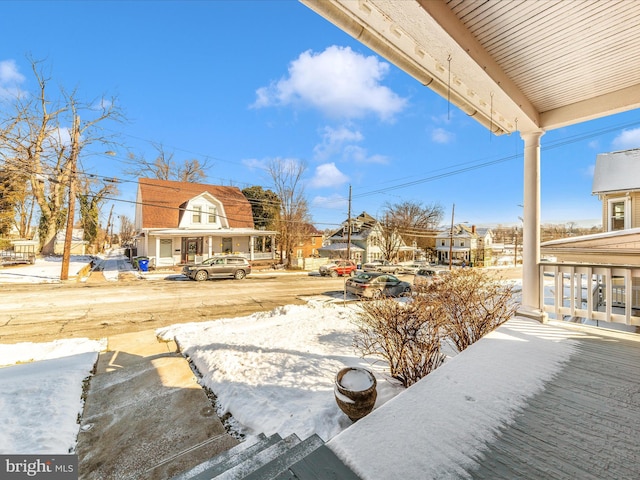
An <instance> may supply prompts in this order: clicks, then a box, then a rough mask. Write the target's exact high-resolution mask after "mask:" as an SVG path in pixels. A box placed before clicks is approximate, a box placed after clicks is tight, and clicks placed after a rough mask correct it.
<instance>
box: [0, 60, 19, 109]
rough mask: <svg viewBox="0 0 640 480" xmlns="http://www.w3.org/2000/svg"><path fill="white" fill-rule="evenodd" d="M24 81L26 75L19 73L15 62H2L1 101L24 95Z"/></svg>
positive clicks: (0, 66)
mask: <svg viewBox="0 0 640 480" xmlns="http://www.w3.org/2000/svg"><path fill="white" fill-rule="evenodd" d="M24 80H25V78H24V75H22V74H21V73H20V72H19V71H18V66H17V65H16V62H15V60H2V61H0V100H2V99H6V98H11V97H21V96H22V95H24V92H23V91H22V90H21V89H20V85H21V84H22V83H24Z"/></svg>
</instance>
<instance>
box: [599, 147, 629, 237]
mask: <svg viewBox="0 0 640 480" xmlns="http://www.w3.org/2000/svg"><path fill="white" fill-rule="evenodd" d="M592 193H593V194H594V195H598V198H599V199H600V201H601V202H602V226H603V228H604V230H605V231H606V232H612V231H616V230H628V229H630V228H635V227H640V149H634V150H625V151H621V152H613V153H601V154H599V155H598V156H597V157H596V168H595V171H594V173H593V188H592Z"/></svg>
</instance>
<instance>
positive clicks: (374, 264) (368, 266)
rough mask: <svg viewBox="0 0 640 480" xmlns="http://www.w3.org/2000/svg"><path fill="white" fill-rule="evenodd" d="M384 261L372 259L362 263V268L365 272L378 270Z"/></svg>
mask: <svg viewBox="0 0 640 480" xmlns="http://www.w3.org/2000/svg"><path fill="white" fill-rule="evenodd" d="M383 263H384V262H383V261H382V260H371V261H370V262H367V263H365V264H364V265H362V270H363V271H364V272H377V271H378V267H379V266H380V265H382V264H383Z"/></svg>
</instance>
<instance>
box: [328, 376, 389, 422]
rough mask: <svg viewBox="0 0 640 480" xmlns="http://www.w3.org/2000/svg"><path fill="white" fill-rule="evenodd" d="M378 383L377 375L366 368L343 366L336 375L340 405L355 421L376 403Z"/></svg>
mask: <svg viewBox="0 0 640 480" xmlns="http://www.w3.org/2000/svg"><path fill="white" fill-rule="evenodd" d="M376 385H377V382H376V377H375V376H374V375H373V373H371V372H370V371H369V370H367V369H366V368H359V367H347V368H343V369H342V370H340V371H339V372H338V374H337V375H336V382H335V388H334V394H335V397H336V402H337V403H338V407H340V410H342V411H343V412H344V413H345V414H346V415H347V416H348V417H349V418H350V419H351V420H352V421H353V422H355V421H357V420H359V419H361V418H362V417H364V416H365V415H367V414H368V413H369V412H371V410H373V406H374V405H375V404H376V397H377V396H378V394H377V392H376Z"/></svg>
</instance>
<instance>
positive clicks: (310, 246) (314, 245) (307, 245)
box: [293, 224, 323, 259]
mask: <svg viewBox="0 0 640 480" xmlns="http://www.w3.org/2000/svg"><path fill="white" fill-rule="evenodd" d="M307 232H308V233H307V236H306V237H305V239H304V240H303V241H301V242H300V243H298V245H297V246H296V248H295V251H294V252H293V254H294V256H295V258H298V259H300V258H314V257H318V256H320V255H319V253H318V249H319V248H322V238H323V235H322V232H321V231H320V230H318V229H317V228H316V227H314V226H313V225H311V224H309V225H307Z"/></svg>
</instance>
